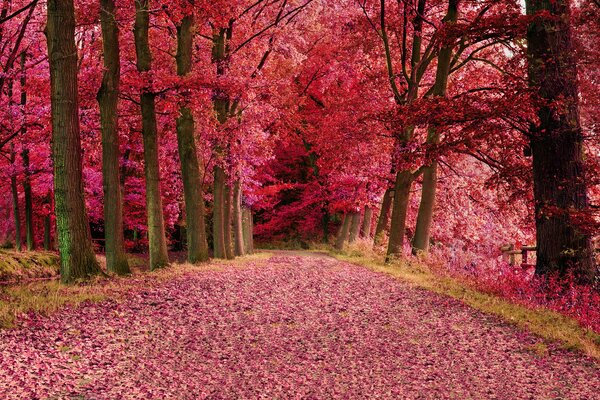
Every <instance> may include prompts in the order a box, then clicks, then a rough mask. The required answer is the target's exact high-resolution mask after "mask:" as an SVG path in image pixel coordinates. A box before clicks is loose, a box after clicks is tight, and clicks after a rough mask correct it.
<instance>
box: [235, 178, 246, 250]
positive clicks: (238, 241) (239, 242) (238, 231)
mask: <svg viewBox="0 0 600 400" xmlns="http://www.w3.org/2000/svg"><path fill="white" fill-rule="evenodd" d="M242 219H243V216H242V185H241V183H240V181H239V180H237V181H236V182H235V185H234V186H233V232H234V235H233V238H234V242H235V255H236V256H243V255H244V227H243V222H242Z"/></svg>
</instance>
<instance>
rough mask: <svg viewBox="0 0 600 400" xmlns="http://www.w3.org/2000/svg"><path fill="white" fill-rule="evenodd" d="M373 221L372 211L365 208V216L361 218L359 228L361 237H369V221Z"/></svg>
mask: <svg viewBox="0 0 600 400" xmlns="http://www.w3.org/2000/svg"><path fill="white" fill-rule="evenodd" d="M372 220H373V209H372V208H371V207H369V206H365V214H364V216H363V223H362V228H361V230H360V231H361V237H363V238H370V237H371V221H372Z"/></svg>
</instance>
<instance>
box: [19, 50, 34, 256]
mask: <svg viewBox="0 0 600 400" xmlns="http://www.w3.org/2000/svg"><path fill="white" fill-rule="evenodd" d="M26 59H27V55H26V54H25V52H22V53H21V108H22V111H23V117H25V106H26V105H27V91H26V90H25V86H26V84H27V76H26V74H25V61H26ZM23 119H25V118H23ZM26 133H27V127H26V126H25V124H23V126H22V127H21V136H22V137H24V136H25V134H26ZM21 159H22V160H23V175H24V176H23V195H24V196H25V237H26V239H27V250H29V251H32V250H35V235H34V232H33V195H32V193H31V168H30V165H29V149H28V148H26V147H25V148H23V150H22V151H21Z"/></svg>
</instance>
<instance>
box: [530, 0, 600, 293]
mask: <svg viewBox="0 0 600 400" xmlns="http://www.w3.org/2000/svg"><path fill="white" fill-rule="evenodd" d="M526 6H527V14H528V15H532V16H533V15H536V14H538V13H540V12H544V13H546V15H538V16H537V17H535V19H534V20H533V21H532V22H531V23H530V25H529V27H528V29H527V43H528V45H527V53H528V58H529V83H530V86H531V87H532V88H534V90H535V91H536V94H537V95H538V97H539V100H540V105H539V109H538V116H539V125H538V126H532V127H531V130H530V145H531V151H532V155H533V189H534V200H535V222H536V239H537V264H536V274H538V275H548V274H553V273H558V274H559V275H563V276H564V275H566V274H567V273H569V272H573V273H574V274H575V276H576V278H577V279H578V280H579V281H580V282H583V283H592V282H593V281H594V277H595V275H596V273H597V270H596V266H595V265H594V261H593V250H592V246H591V240H590V236H589V235H588V234H587V233H585V232H583V231H582V230H581V229H580V227H579V226H577V224H576V223H574V222H573V218H572V217H573V216H574V214H577V213H585V212H586V211H587V210H588V208H589V202H588V196H587V186H586V179H585V175H584V162H583V134H582V130H581V125H580V117H579V100H578V83H577V64H576V60H575V54H576V49H575V46H574V44H573V40H572V38H571V27H570V10H569V2H568V1H566V0H535V1H533V0H527V1H526ZM557 104H559V105H560V106H559V107H558V106H557Z"/></svg>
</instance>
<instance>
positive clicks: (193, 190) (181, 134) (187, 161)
mask: <svg viewBox="0 0 600 400" xmlns="http://www.w3.org/2000/svg"><path fill="white" fill-rule="evenodd" d="M193 23H194V19H193V16H192V15H187V16H185V17H183V19H182V20H181V23H180V25H179V26H178V27H177V74H178V75H179V76H185V75H187V74H189V73H190V71H191V69H192V43H193V34H192V25H193ZM183 94H184V95H185V96H189V94H188V93H185V92H184V93H183ZM194 134H195V126H194V116H193V115H192V111H191V110H190V108H189V107H186V106H181V107H180V108H179V118H177V144H178V147H179V159H180V162H181V177H182V181H183V192H184V199H185V222H186V233H187V251H188V257H187V259H188V262H190V263H192V264H193V263H197V262H201V261H206V260H207V259H208V244H207V241H206V225H205V221H204V219H205V209H204V196H203V193H202V176H201V174H200V162H199V160H198V151H197V148H196V139H195V137H194Z"/></svg>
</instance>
